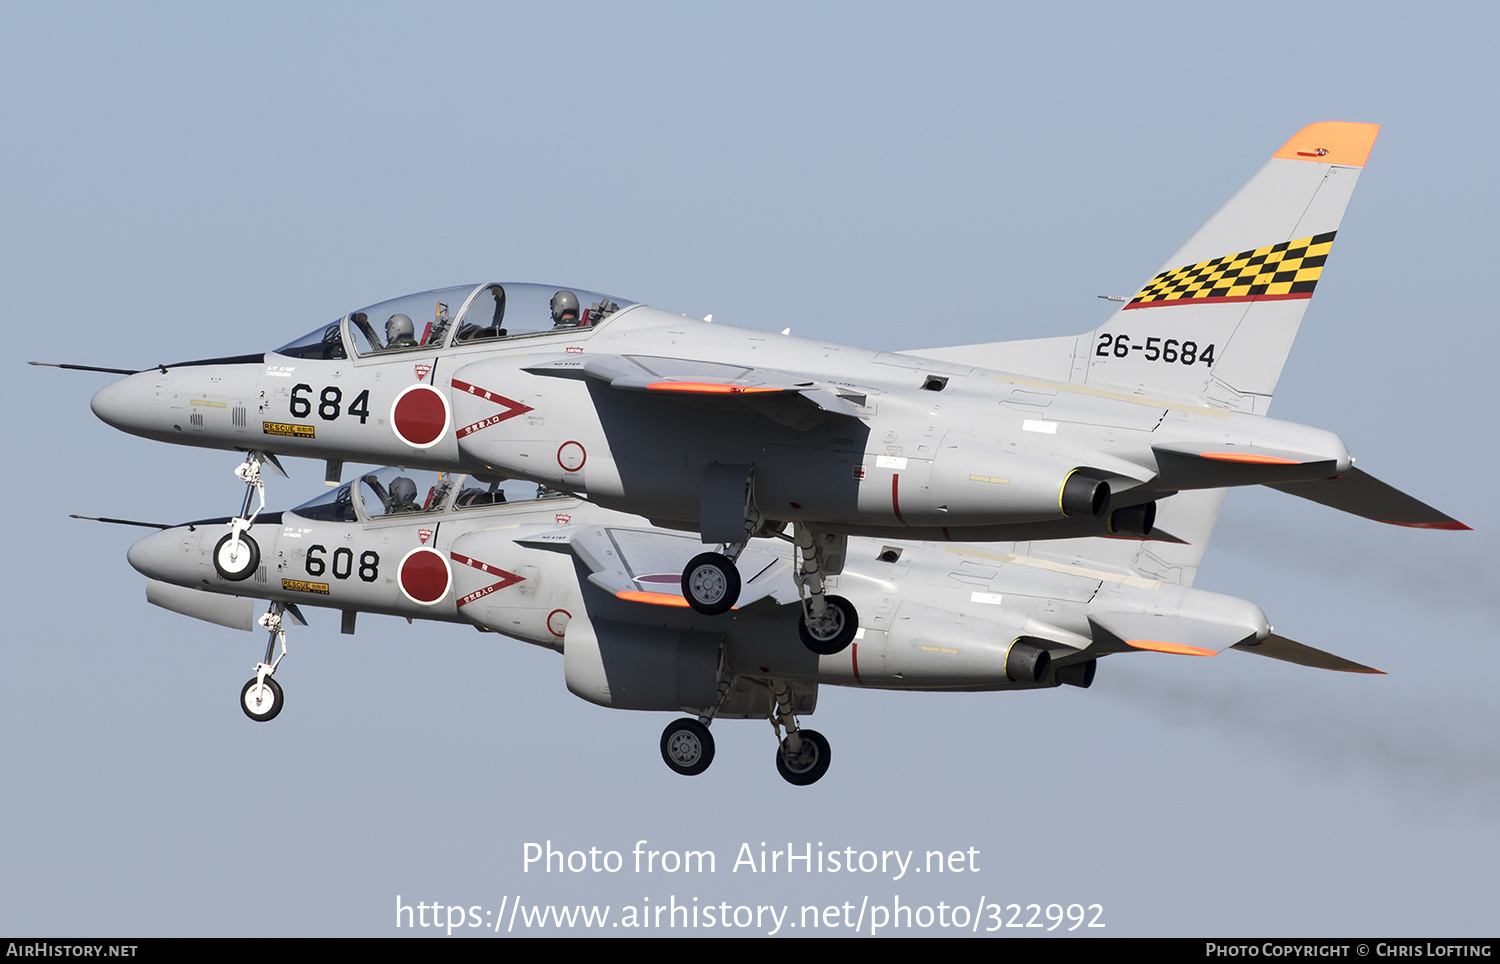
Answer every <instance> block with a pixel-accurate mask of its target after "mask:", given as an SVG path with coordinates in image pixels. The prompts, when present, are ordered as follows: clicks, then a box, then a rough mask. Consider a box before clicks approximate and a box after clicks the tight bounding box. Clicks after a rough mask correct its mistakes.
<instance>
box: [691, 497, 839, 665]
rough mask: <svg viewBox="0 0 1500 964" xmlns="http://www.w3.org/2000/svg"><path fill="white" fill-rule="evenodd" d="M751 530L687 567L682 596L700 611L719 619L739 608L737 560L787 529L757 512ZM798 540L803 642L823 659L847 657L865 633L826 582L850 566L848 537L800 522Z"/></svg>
mask: <svg viewBox="0 0 1500 964" xmlns="http://www.w3.org/2000/svg"><path fill="white" fill-rule="evenodd" d="M745 529H746V537H745V541H743V542H737V543H724V544H722V545H720V547H719V551H718V552H703V553H699V554H698V555H696V556H694V557H693V559H692V561H691V562H689V563H688V564H687V568H685V569H683V571H682V596H683V598H684V599H686V600H687V602H688V605H689V606H691V607H692V608H693V611H694V612H697V613H701V614H703V615H705V616H718V615H720V614H721V613H727V612H729V610H730V609H732V608H734V604H735V602H736V601H737V600H738V599H739V598H740V571H739V569H738V568H736V566H735V560H736V559H738V558H739V556H740V553H742V552H744V551H745V546H746V545H747V544H748V542H749V540H750V539H751V538H754V537H757V536H769V535H776V534H778V533H779V531H780V529H781V526H780V525H778V524H777V523H765V522H763V521H762V520H761V519H760V517H759V514H758V513H754V514H751V517H750V518H747V519H746V522H745ZM782 538H786V537H785V536H782ZM792 542H793V543H794V544H795V545H796V547H797V551H796V558H795V560H794V561H795V569H794V571H793V574H792V575H793V578H794V579H796V581H797V589H798V592H799V594H800V596H801V600H802V620H801V622H800V623H799V624H798V627H797V628H798V633H799V635H800V636H801V638H802V644H803V645H804V646H806V647H807V648H808V649H809V650H811V651H812V652H814V653H817V654H818V655H819V656H833V655H835V654H837V653H841V652H843V651H844V650H845V649H846V648H847V647H848V646H849V644H850V643H852V642H853V641H854V634H855V633H856V632H858V630H859V613H858V612H856V611H855V609H854V604H853V603H851V602H850V601H849V600H847V599H845V598H843V597H842V596H829V595H825V594H824V592H823V579H824V576H825V575H836V574H837V573H838V572H840V571H841V570H842V569H843V568H844V552H845V547H846V546H847V545H848V538H847V537H846V536H836V535H832V534H829V533H815V532H813V531H812V530H811V529H809V528H808V527H807V526H805V525H803V524H802V523H800V522H799V523H797V524H796V525H795V526H794V527H793V536H792Z"/></svg>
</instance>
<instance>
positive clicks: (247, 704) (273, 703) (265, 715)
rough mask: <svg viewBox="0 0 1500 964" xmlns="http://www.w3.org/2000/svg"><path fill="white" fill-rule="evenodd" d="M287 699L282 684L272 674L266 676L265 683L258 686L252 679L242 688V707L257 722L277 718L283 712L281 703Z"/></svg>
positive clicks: (265, 721) (266, 721)
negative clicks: (282, 690)
mask: <svg viewBox="0 0 1500 964" xmlns="http://www.w3.org/2000/svg"><path fill="white" fill-rule="evenodd" d="M285 701H286V697H285V695H284V694H283V693H282V692H281V684H280V683H278V682H276V680H275V679H274V678H273V677H270V676H267V677H266V681H265V684H264V685H261V686H257V685H256V682H255V680H253V679H252V680H251V681H250V682H248V683H246V684H245V688H244V689H242V690H240V709H242V710H244V711H245V715H246V716H248V717H250V719H252V720H254V721H255V722H257V723H269V722H271V721H272V720H274V719H276V714H277V713H280V712H281V705H282V703H284V702H285Z"/></svg>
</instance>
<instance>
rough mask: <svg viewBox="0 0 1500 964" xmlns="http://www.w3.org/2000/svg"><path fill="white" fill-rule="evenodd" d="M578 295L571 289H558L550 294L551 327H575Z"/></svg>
mask: <svg viewBox="0 0 1500 964" xmlns="http://www.w3.org/2000/svg"><path fill="white" fill-rule="evenodd" d="M578 325H579V321H578V296H577V295H575V294H574V293H573V292H571V291H559V292H558V293H557V294H555V295H553V296H552V327H553V328H577V327H578Z"/></svg>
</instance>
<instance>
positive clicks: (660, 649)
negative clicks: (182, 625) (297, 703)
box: [109, 468, 1378, 785]
mask: <svg viewBox="0 0 1500 964" xmlns="http://www.w3.org/2000/svg"><path fill="white" fill-rule="evenodd" d="M428 475H429V473H424V472H420V471H413V470H410V469H395V468H386V469H381V470H377V471H371V472H365V473H361V474H360V475H358V476H357V477H356V478H355V479H354V480H352V481H350V482H348V483H346V484H345V485H343V486H341V487H340V488H339V489H338V490H337V491H334V492H329V493H326V494H324V495H323V496H321V497H319V498H317V499H314V500H313V501H311V502H308V503H306V504H304V505H300V506H298V507H297V508H295V509H291V510H289V511H286V512H278V513H272V514H263V515H261V517H260V519H259V520H258V523H257V530H256V531H257V532H259V533H260V542H261V543H262V549H261V554H260V558H259V560H258V561H257V564H256V565H255V567H254V569H253V571H252V573H251V575H250V577H249V578H247V579H236V578H232V577H233V575H234V574H233V573H226V572H224V571H223V565H222V560H221V559H220V557H219V554H218V551H217V548H216V547H217V545H218V543H219V541H220V539H221V538H222V537H221V536H220V531H221V529H222V523H223V521H224V520H210V521H209V522H203V523H195V524H192V525H185V526H176V527H171V528H166V527H163V529H164V531H162V532H160V533H157V534H154V535H151V536H148V537H146V538H145V539H142V540H141V541H139V542H137V543H136V544H135V545H133V546H132V547H131V548H130V551H129V560H130V563H131V565H132V566H134V567H135V568H136V569H137V570H139V571H140V572H141V573H142V574H143V575H145V576H147V577H148V579H149V580H150V581H149V582H148V584H147V589H146V597H147V599H148V600H150V601H151V602H153V603H155V604H156V605H158V606H162V607H165V608H167V609H170V610H173V611H175V612H179V613H183V614H186V615H190V616H194V617H197V618H199V619H205V620H209V621H212V622H216V623H220V624H222V625H226V626H231V627H234V628H238V629H243V630H250V629H252V627H253V625H254V624H255V621H256V620H255V617H254V611H253V606H254V603H253V601H252V600H270V601H271V606H270V609H269V610H268V611H267V612H266V613H265V614H264V615H263V616H261V617H260V619H259V624H260V625H261V626H263V627H265V628H267V629H269V630H270V635H269V639H268V642H267V647H266V652H265V658H264V659H263V660H262V661H261V662H260V663H259V664H257V666H256V668H255V676H254V677H253V678H252V679H251V680H250V681H249V682H247V683H246V684H245V686H244V688H243V689H242V690H241V694H240V704H241V707H242V709H243V710H244V712H245V713H246V715H247V716H249V717H250V718H251V719H253V720H258V721H266V720H270V719H272V718H274V717H275V716H276V715H277V714H279V713H280V712H281V709H282V707H283V705H284V693H283V690H282V688H281V685H280V684H279V683H278V682H277V681H276V679H275V678H274V676H273V675H272V674H273V673H275V671H276V669H277V667H278V666H279V665H280V664H281V660H282V657H283V656H284V655H285V654H286V625H287V623H288V622H290V621H302V622H303V623H304V624H305V619H303V617H302V613H301V609H300V607H302V606H322V607H328V608H331V609H337V610H341V611H342V613H343V620H342V622H343V631H344V632H346V633H352V632H354V629H355V623H356V617H357V614H358V613H361V612H365V613H385V614H389V615H394V616H405V617H408V618H412V619H434V620H443V621H448V622H459V623H463V622H467V623H470V624H472V625H474V626H476V627H478V628H479V629H481V630H489V631H493V632H497V633H503V634H505V635H507V636H511V637H513V638H516V639H520V640H523V641H525V642H528V643H533V644H535V645H538V646H543V647H547V648H549V649H554V650H557V651H559V652H560V653H561V654H562V664H563V665H562V669H563V678H564V680H565V681H566V684H567V687H568V689H569V690H570V691H572V692H573V693H574V694H576V695H578V696H580V697H582V698H583V699H585V700H588V701H589V702H592V703H596V704H599V705H601V706H608V707H615V708H619V709H634V710H665V711H672V712H681V711H686V712H688V713H689V714H691V715H690V716H689V717H687V718H683V719H677V720H675V721H673V722H672V723H670V724H669V725H668V726H667V727H666V729H665V731H664V732H663V733H662V737H661V752H662V757H663V759H664V760H665V761H666V763H667V765H668V766H669V767H671V768H672V769H673V770H675V771H677V772H678V773H682V774H686V775H692V774H697V773H701V772H703V771H704V770H705V769H706V768H707V767H708V765H709V763H710V762H711V761H712V759H713V755H714V742H713V737H712V736H711V735H710V732H709V729H708V726H709V724H710V723H711V722H712V721H713V720H714V719H723V718H728V719H769V720H770V721H771V722H772V723H773V725H774V727H775V731H776V734H777V739H778V743H779V746H778V748H777V753H776V766H777V769H778V770H779V772H780V773H781V775H782V776H783V777H785V778H786V779H787V780H789V781H790V782H792V783H794V784H798V785H805V784H809V783H812V782H814V781H816V780H817V779H819V778H820V777H821V776H822V775H823V774H824V772H826V771H827V769H828V764H829V760H830V759H831V753H830V749H829V743H828V741H827V739H825V738H824V737H823V736H822V735H820V734H819V733H817V732H815V731H813V730H808V729H803V728H801V727H800V725H799V724H798V721H797V718H798V716H799V715H804V716H805V715H807V714H810V713H812V712H813V710H814V709H815V708H816V706H817V698H818V687H819V686H820V685H822V684H831V685H835V686H850V687H863V688H875V689H897V690H949V691H978V690H992V691H1001V690H1007V691H1008V690H1020V689H1039V688H1048V687H1055V686H1058V685H1061V684H1070V685H1073V686H1081V687H1087V686H1088V685H1089V684H1090V683H1091V682H1092V681H1093V678H1094V673H1095V668H1096V666H1097V664H1098V660H1099V658H1100V657H1103V656H1106V655H1110V654H1116V653H1126V652H1142V651H1155V652H1163V653H1179V654H1191V655H1197V656H1213V655H1215V654H1217V653H1219V652H1222V651H1224V650H1226V649H1229V648H1238V649H1241V650H1246V651H1248V652H1252V653H1259V654H1262V655H1266V656H1271V657H1274V658H1277V659H1283V660H1289V661H1291V662H1294V663H1302V664H1304V665H1310V666H1317V667H1322V668H1326V669H1337V670H1345V671H1352V672H1378V671H1377V670H1371V669H1369V668H1368V667H1365V666H1361V665H1359V664H1357V663H1353V662H1350V661H1348V660H1343V659H1340V658H1339V657H1336V656H1332V655H1330V654H1328V653H1323V652H1320V651H1318V650H1315V649H1312V648H1310V647H1306V646H1302V645H1300V644H1298V643H1295V642H1292V641H1291V640H1288V639H1286V638H1284V637H1281V636H1277V635H1275V634H1273V633H1272V631H1271V627H1270V626H1269V625H1268V624H1267V622H1266V618H1265V616H1264V614H1263V613H1262V612H1261V610H1260V609H1259V608H1258V607H1256V606H1255V605H1254V604H1252V603H1249V602H1246V601H1245V600H1242V599H1235V598H1233V597H1230V596H1224V595H1220V594H1218V593H1212V592H1205V591H1203V590H1198V589H1194V588H1192V583H1193V578H1194V576H1195V574H1196V573H1197V568H1198V562H1199V559H1200V558H1201V557H1202V553H1203V548H1204V546H1205V544H1206V543H1207V540H1208V536H1209V533H1210V531H1211V529H1212V527H1213V521H1214V518H1215V516H1216V514H1217V511H1218V506H1219V503H1220V501H1221V499H1222V497H1223V491H1222V490H1212V491H1200V492H1191V493H1184V494H1182V495H1178V496H1174V497H1172V498H1170V499H1167V500H1165V501H1164V502H1163V503H1162V517H1163V520H1164V522H1166V523H1167V524H1169V525H1170V526H1171V528H1172V529H1173V531H1176V532H1179V533H1182V534H1183V535H1184V536H1187V537H1190V538H1189V542H1188V543H1183V542H1166V543H1162V542H1155V541H1149V542H1143V541H1140V540H1118V539H1108V538H1086V539H1075V540H1063V541H1055V542H1043V543H1036V544H1033V545H1026V544H1024V543H1020V544H1017V543H1000V544H985V545H973V544H965V543H934V542H927V543H923V542H913V541H907V540H880V539H869V538H863V537H855V538H853V539H851V540H850V542H849V547H848V555H847V556H846V560H845V566H844V569H843V571H842V573H840V574H839V575H838V576H830V577H829V580H828V581H829V583H830V584H831V585H830V588H837V590H838V592H839V593H840V594H841V595H842V597H844V598H846V599H847V600H849V601H850V602H851V603H852V604H853V605H854V606H857V607H858V609H859V612H860V613H862V614H863V616H862V617H861V625H860V626H859V628H858V631H857V633H856V639H855V640H854V641H853V643H852V644H851V645H850V646H849V647H848V648H847V649H846V650H845V651H843V652H840V653H836V654H824V655H819V654H816V653H813V652H810V651H809V650H808V649H807V648H806V647H805V646H804V645H803V644H802V642H800V641H799V631H798V629H797V626H798V624H799V623H800V621H801V620H800V613H801V607H800V605H799V600H800V596H801V592H800V589H799V587H798V585H797V582H796V580H795V578H794V575H795V572H796V567H797V559H796V558H795V555H794V547H793V546H792V545H791V544H790V543H789V542H788V541H785V540H784V539H783V540H777V539H754V540H751V541H750V542H749V544H748V545H747V546H746V547H745V549H744V551H743V552H741V553H740V554H739V556H738V557H737V558H736V560H735V565H736V570H737V573H738V574H739V576H740V578H741V580H742V586H743V589H742V592H741V595H740V600H739V605H738V607H737V608H734V609H731V610H729V611H727V612H724V613H721V614H718V615H703V614H700V613H698V612H695V611H694V610H693V609H692V608H691V607H689V606H688V605H687V602H686V600H685V599H684V598H683V596H682V594H681V580H680V576H679V572H680V569H681V567H682V565H683V563H684V562H685V561H686V560H687V559H689V558H691V557H692V556H693V555H695V554H696V553H698V551H699V550H700V548H701V544H700V543H699V542H698V541H697V539H696V538H694V537H693V536H691V535H687V534H684V533H682V532H677V531H672V530H665V529H660V528H653V527H651V526H650V525H649V524H648V523H647V522H646V520H644V519H641V518H639V517H634V516H628V515H624V514H622V513H618V512H614V511H611V510H609V509H604V508H600V507H598V506H594V505H590V504H588V503H586V502H581V501H578V500H576V499H572V498H569V497H566V496H561V495H559V494H557V493H547V492H546V491H545V490H543V493H542V495H543V497H542V498H528V499H527V500H526V501H523V502H518V503H507V502H505V501H504V499H505V488H506V487H505V486H502V485H500V484H497V483H486V482H483V481H480V480H478V479H475V478H470V477H463V476H458V477H455V476H451V475H443V476H436V475H434V476H433V477H431V478H428V477H427V476H428ZM509 488H510V490H511V493H512V495H514V493H515V488H516V484H515V483H511V484H509ZM530 488H531V489H532V492H531V493H530V495H532V496H535V495H536V494H537V493H536V491H535V487H534V486H531V487H530ZM109 521H117V520H109ZM278 646H279V652H278Z"/></svg>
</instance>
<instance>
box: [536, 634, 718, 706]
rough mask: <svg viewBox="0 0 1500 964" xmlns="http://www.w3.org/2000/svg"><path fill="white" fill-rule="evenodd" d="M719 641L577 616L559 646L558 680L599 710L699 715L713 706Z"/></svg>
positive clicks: (697, 635) (711, 638)
mask: <svg viewBox="0 0 1500 964" xmlns="http://www.w3.org/2000/svg"><path fill="white" fill-rule="evenodd" d="M722 638H723V634H722V633H712V632H703V631H700V630H692V629H680V630H679V629H666V628H664V627H661V626H641V625H635V624H631V623H621V622H615V621H613V620H607V619H601V620H598V621H597V622H596V621H593V620H590V619H589V618H587V617H586V616H584V615H582V614H580V615H579V616H578V617H576V618H574V619H573V620H572V621H571V622H570V623H569V624H568V630H567V638H566V639H565V640H564V642H563V677H564V679H566V681H567V684H568V691H569V692H571V693H573V694H574V695H575V696H578V697H581V698H582V699H585V700H588V701H589V702H590V703H596V704H598V705H599V706H608V707H612V708H614V709H617V710H672V711H688V712H699V711H703V710H706V709H709V708H711V707H714V706H716V705H717V704H718V702H719V692H718V688H719V647H720V643H721V640H722Z"/></svg>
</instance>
